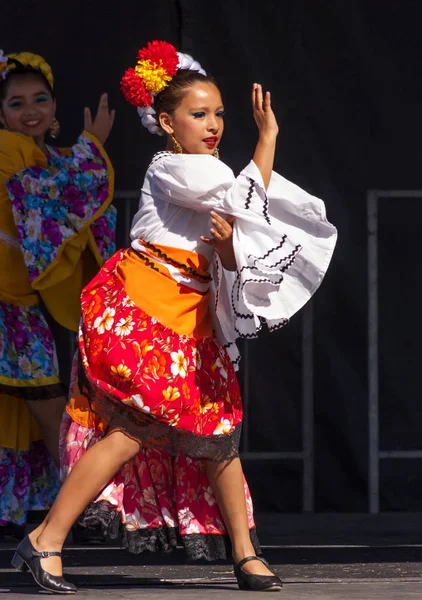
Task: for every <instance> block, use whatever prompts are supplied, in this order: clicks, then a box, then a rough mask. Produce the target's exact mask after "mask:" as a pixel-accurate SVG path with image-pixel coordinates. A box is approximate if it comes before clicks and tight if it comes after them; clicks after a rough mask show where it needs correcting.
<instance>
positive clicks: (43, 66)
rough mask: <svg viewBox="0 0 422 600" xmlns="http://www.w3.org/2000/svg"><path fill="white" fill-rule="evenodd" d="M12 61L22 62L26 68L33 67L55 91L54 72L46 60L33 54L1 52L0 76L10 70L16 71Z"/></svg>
mask: <svg viewBox="0 0 422 600" xmlns="http://www.w3.org/2000/svg"><path fill="white" fill-rule="evenodd" d="M12 59H14V60H17V61H18V62H20V64H21V65H23V66H24V67H31V68H32V69H35V70H36V71H40V72H41V73H42V74H43V75H44V77H45V78H46V79H47V81H48V83H49V84H50V86H51V89H53V86H54V77H53V71H52V70H51V67H50V65H49V64H48V63H47V62H46V61H45V60H44V58H43V57H42V56H40V55H39V54H33V53H32V52H17V53H13V54H3V52H2V51H1V50H0V75H1V74H2V73H4V72H5V71H8V70H9V69H15V68H16V64H15V63H14V62H13V61H12Z"/></svg>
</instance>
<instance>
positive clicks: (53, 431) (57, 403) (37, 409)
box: [26, 396, 66, 465]
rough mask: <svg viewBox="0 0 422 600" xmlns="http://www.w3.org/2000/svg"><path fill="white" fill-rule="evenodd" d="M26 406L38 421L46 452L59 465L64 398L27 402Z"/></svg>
mask: <svg viewBox="0 0 422 600" xmlns="http://www.w3.org/2000/svg"><path fill="white" fill-rule="evenodd" d="M26 405H27V407H28V408H29V410H30V411H31V413H32V415H33V416H34V417H35V419H36V420H37V421H38V424H39V426H40V427H41V432H42V435H43V439H44V442H45V445H46V446H47V450H48V451H49V453H50V455H51V458H52V459H53V460H54V462H55V463H56V464H57V465H59V464H60V458H59V436H60V424H61V421H62V417H63V412H64V409H65V406H66V398H65V397H64V396H61V397H59V398H49V399H48V400H27V401H26Z"/></svg>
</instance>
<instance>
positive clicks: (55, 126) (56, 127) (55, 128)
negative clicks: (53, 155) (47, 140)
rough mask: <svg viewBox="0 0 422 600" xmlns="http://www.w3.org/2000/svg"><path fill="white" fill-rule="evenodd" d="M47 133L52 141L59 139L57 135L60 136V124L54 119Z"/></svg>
mask: <svg viewBox="0 0 422 600" xmlns="http://www.w3.org/2000/svg"><path fill="white" fill-rule="evenodd" d="M48 133H49V134H50V137H52V138H53V140H55V139H56V138H57V137H59V135H60V123H59V122H58V120H57V119H54V121H53V122H52V124H51V127H50V129H49V130H48Z"/></svg>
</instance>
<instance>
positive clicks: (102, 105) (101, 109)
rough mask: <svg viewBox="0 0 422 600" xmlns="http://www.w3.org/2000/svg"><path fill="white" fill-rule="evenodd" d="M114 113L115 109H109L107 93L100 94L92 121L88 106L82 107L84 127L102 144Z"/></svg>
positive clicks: (106, 136) (112, 120)
mask: <svg viewBox="0 0 422 600" xmlns="http://www.w3.org/2000/svg"><path fill="white" fill-rule="evenodd" d="M115 115H116V111H115V110H110V109H109V106H108V95H107V94H102V96H101V98H100V102H99V104H98V109H97V114H96V115H95V119H94V122H93V121H92V115H91V110H90V109H89V108H84V121H85V124H84V129H85V130H86V131H88V132H89V133H92V135H95V137H96V138H97V140H98V141H99V142H101V144H104V143H105V141H106V140H107V138H108V136H109V135H110V131H111V128H112V127H113V123H114V117H115Z"/></svg>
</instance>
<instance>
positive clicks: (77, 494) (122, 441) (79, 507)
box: [29, 431, 141, 577]
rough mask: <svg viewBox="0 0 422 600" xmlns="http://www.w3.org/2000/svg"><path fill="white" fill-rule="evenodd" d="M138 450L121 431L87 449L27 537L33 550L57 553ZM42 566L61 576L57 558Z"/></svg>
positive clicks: (45, 562)
mask: <svg viewBox="0 0 422 600" xmlns="http://www.w3.org/2000/svg"><path fill="white" fill-rule="evenodd" d="M140 448H141V446H140V443H139V442H137V441H135V440H133V439H132V438H130V437H128V436H127V435H125V434H124V433H123V432H121V431H114V432H111V433H110V434H109V435H107V436H106V437H105V438H103V439H102V440H100V441H99V442H97V443H96V444H95V445H94V446H92V447H91V448H89V450H88V451H87V452H86V453H85V454H84V455H83V456H82V457H81V458H80V459H79V460H78V462H77V463H76V464H75V466H74V468H73V469H72V471H71V472H70V474H69V475H68V477H67V478H66V479H65V481H64V483H63V486H62V488H61V490H60V492H59V495H58V496H57V498H56V501H55V502H54V504H53V506H52V508H51V510H50V512H49V513H48V515H47V517H46V518H45V519H44V521H43V523H41V525H40V526H39V527H37V528H36V529H34V531H33V532H32V533H31V534H30V536H29V538H30V540H31V543H32V545H33V546H34V547H35V548H36V550H38V551H51V552H60V551H61V549H62V547H63V544H64V542H65V540H66V537H67V535H68V533H69V531H70V529H71V527H72V525H73V523H74V522H75V521H76V519H77V518H78V516H79V515H80V514H81V513H82V512H83V511H84V510H85V508H86V507H87V506H88V504H89V503H90V502H91V501H92V500H93V499H94V498H95V497H96V496H97V495H98V494H99V493H100V491H101V490H102V489H103V488H104V487H105V486H106V485H107V483H108V482H109V481H110V479H111V478H112V477H113V475H114V474H115V473H116V472H117V471H118V470H119V469H120V468H121V467H123V465H125V464H126V463H127V462H128V461H129V460H130V459H131V458H133V457H134V456H135V455H136V454H137V453H138V452H139V450H140ZM41 566H42V568H43V569H45V570H46V571H47V572H48V573H50V574H51V575H55V576H58V577H59V576H61V575H62V564H61V559H60V557H56V556H53V557H50V558H45V559H42V561H41Z"/></svg>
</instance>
